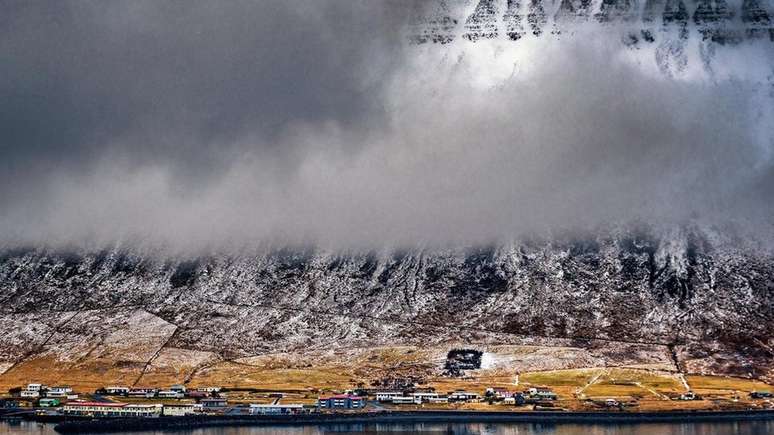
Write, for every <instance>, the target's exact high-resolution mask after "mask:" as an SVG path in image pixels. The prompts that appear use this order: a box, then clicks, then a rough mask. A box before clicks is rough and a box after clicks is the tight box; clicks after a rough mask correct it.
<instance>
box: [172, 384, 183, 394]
mask: <svg viewBox="0 0 774 435" xmlns="http://www.w3.org/2000/svg"><path fill="white" fill-rule="evenodd" d="M169 390H170V391H179V392H181V393H185V392H186V388H185V385H181V384H175V385H173V386H171V387H169Z"/></svg>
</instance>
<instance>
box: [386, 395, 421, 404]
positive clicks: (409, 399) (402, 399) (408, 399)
mask: <svg viewBox="0 0 774 435" xmlns="http://www.w3.org/2000/svg"><path fill="white" fill-rule="evenodd" d="M392 403H394V404H395V405H418V404H420V403H422V399H420V398H419V397H413V396H395V397H393V398H392Z"/></svg>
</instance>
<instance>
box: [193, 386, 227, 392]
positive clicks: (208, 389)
mask: <svg viewBox="0 0 774 435" xmlns="http://www.w3.org/2000/svg"><path fill="white" fill-rule="evenodd" d="M197 390H198V391H203V392H205V393H220V390H221V388H220V387H199V388H197Z"/></svg>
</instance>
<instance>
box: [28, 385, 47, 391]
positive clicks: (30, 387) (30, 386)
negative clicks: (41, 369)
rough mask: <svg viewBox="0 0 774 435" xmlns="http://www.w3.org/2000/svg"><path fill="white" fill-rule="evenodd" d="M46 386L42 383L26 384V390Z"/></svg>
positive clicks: (41, 388)
mask: <svg viewBox="0 0 774 435" xmlns="http://www.w3.org/2000/svg"><path fill="white" fill-rule="evenodd" d="M45 388H46V386H45V385H43V384H27V388H26V390H27V391H40V390H44V389H45Z"/></svg>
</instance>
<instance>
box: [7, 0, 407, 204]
mask: <svg viewBox="0 0 774 435" xmlns="http://www.w3.org/2000/svg"><path fill="white" fill-rule="evenodd" d="M367 3H368V4H367ZM396 6H398V7H396ZM400 6H402V5H401V4H397V3H391V4H390V3H379V2H349V1H325V0H324V1H317V0H315V1H268V2H255V1H250V2H247V1H222V2H211V1H162V2H159V1H132V2H121V1H78V2H75V1H71V2H70V1H65V2H44V1H39V2H38V1H33V2H26V1H25V2H10V3H7V2H6V3H5V5H4V7H3V13H2V18H0V20H2V21H1V22H0V23H1V24H2V25H1V26H0V59H2V65H3V67H2V68H0V101H2V102H3V103H2V105H0V131H2V132H3V133H2V141H0V147H1V148H0V152H2V155H3V159H2V163H0V165H1V167H0V169H1V170H0V174H2V175H0V177H2V178H1V179H0V186H3V187H0V189H2V194H1V196H0V198H3V199H4V200H8V199H14V197H17V196H18V195H26V194H27V192H24V191H23V190H20V189H18V185H17V186H11V184H12V183H11V182H12V181H14V180H15V183H13V184H18V183H19V182H23V183H24V184H29V183H33V184H35V183H37V182H40V181H42V180H41V178H42V179H45V178H46V176H47V174H49V173H50V172H51V171H78V170H84V169H87V168H88V167H89V166H90V165H93V164H94V163H95V161H97V160H99V159H100V158H102V157H103V156H106V155H109V156H110V157H111V158H124V159H127V160H128V161H129V162H130V163H132V164H138V165H142V164H146V163H149V162H150V163H153V164H157V165H158V164H160V165H169V166H170V167H171V168H172V169H173V170H174V171H176V172H178V175H182V176H191V179H192V180H191V182H192V183H194V184H195V183H196V180H199V181H202V180H206V178H207V176H208V175H212V174H213V173H215V174H217V172H218V171H219V170H220V169H222V167H223V165H224V164H227V163H228V162H229V160H230V159H232V158H233V156H234V153H238V152H239V151H240V150H235V149H234V148H235V147H239V146H268V147H270V146H271V143H272V138H273V137H274V136H275V135H276V134H277V133H278V132H280V131H282V129H283V128H284V127H285V126H286V125H287V124H288V123H290V122H298V121H308V122H318V121H323V120H328V119H330V120H334V121H336V122H341V123H343V124H351V123H357V122H359V121H360V120H362V119H363V118H364V117H367V116H371V115H372V114H373V112H374V111H379V110H380V108H379V104H378V101H376V100H375V99H374V98H373V97H372V94H373V91H374V89H373V88H375V87H378V86H379V85H380V83H379V82H378V80H374V81H369V80H368V79H367V76H368V74H369V71H368V70H369V69H372V68H379V69H381V70H389V68H391V65H390V62H391V59H393V58H394V57H395V52H394V51H393V50H394V49H395V48H396V47H399V45H397V44H395V40H396V39H397V38H398V37H399V32H398V30H399V25H400V23H401V22H403V21H404V20H403V18H402V17H401V15H402V14H403V11H404V10H406V9H405V8H403V7H400ZM366 59H368V63H366V62H365V60H366ZM247 135H250V136H251V137H252V138H251V141H250V142H251V143H250V145H246V144H245V143H244V142H243V141H241V140H240V139H242V138H244V137H245V136H247ZM28 187H33V186H28Z"/></svg>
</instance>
